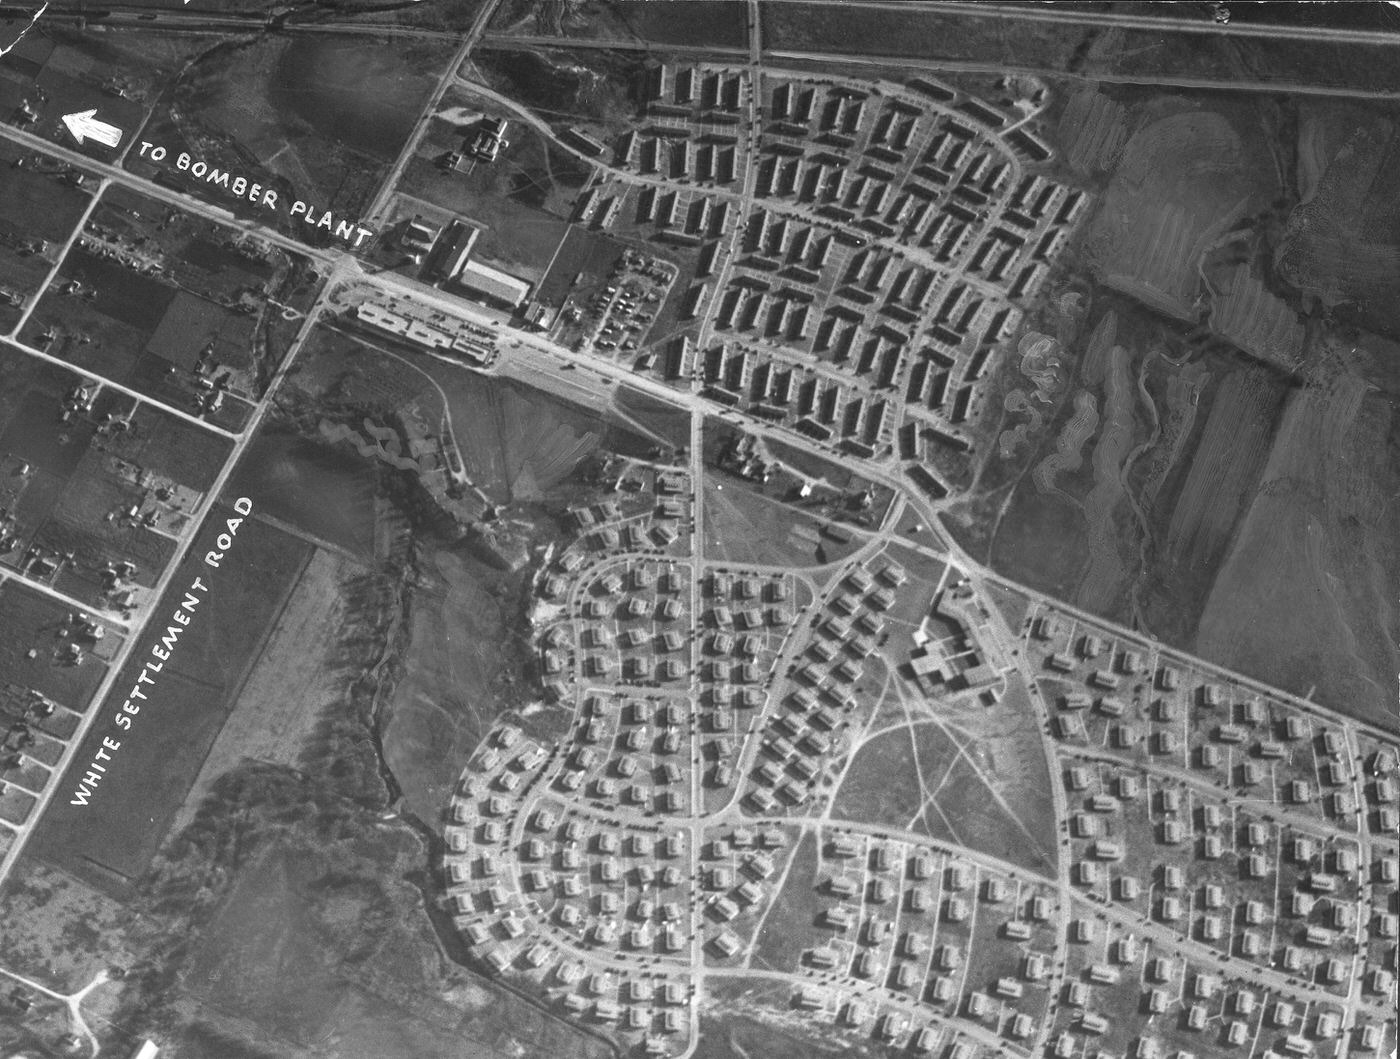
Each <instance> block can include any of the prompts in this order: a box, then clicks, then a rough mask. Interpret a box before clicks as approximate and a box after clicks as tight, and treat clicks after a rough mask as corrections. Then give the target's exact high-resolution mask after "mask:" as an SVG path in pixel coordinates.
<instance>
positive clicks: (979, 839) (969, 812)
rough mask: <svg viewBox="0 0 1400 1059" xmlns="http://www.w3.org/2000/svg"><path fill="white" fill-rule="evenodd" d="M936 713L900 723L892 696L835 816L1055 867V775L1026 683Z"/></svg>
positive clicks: (863, 747) (853, 767)
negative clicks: (982, 701) (987, 700)
mask: <svg viewBox="0 0 1400 1059" xmlns="http://www.w3.org/2000/svg"><path fill="white" fill-rule="evenodd" d="M935 711H936V715H935V716H931V717H930V716H925V715H924V714H923V713H922V711H920V712H919V713H911V714H910V715H909V716H908V718H907V719H906V720H904V721H903V722H902V723H899V722H896V721H895V720H894V718H893V716H892V715H893V714H894V713H895V712H896V709H892V704H891V703H887V704H886V706H885V708H884V712H882V713H881V714H880V715H879V716H878V717H877V718H876V727H875V730H874V734H873V735H872V737H871V738H869V739H867V741H866V742H865V743H863V744H862V745H861V747H860V749H859V750H858V751H857V752H856V756H855V760H854V762H853V763H852V765H851V767H850V770H849V771H848V772H847V773H846V777H845V780H844V781H843V782H842V784H841V789H840V790H839V791H838V792H837V794H836V800H835V803H834V804H833V807H832V817H833V819H849V820H860V821H864V822H868V823H885V824H888V825H889V826H891V827H895V828H898V829H900V830H903V831H922V832H924V833H926V834H928V835H930V836H932V837H934V838H937V839H941V840H944V841H951V842H955V843H957V844H959V845H964V846H968V847H970V848H972V849H980V850H982V851H984V852H986V853H990V854H992V855H993V856H996V857H1001V858H1003V859H1005V860H1009V861H1011V862H1013V863H1016V864H1021V865H1023V866H1025V867H1026V868H1029V869H1031V870H1033V871H1041V872H1049V873H1053V872H1054V870H1055V858H1056V839H1055V824H1054V817H1053V808H1052V805H1051V802H1050V798H1049V795H1048V791H1049V785H1050V782H1051V781H1050V776H1049V774H1048V772H1047V770H1046V764H1045V759H1044V756H1043V754H1042V753H1041V750H1040V731H1039V728H1038V726H1037V724H1036V721H1035V716H1034V714H1033V713H1032V711H1031V706H1030V701H1029V699H1028V698H1027V696H1026V692H1025V690H1024V688H1022V687H1020V686H1019V685H1017V684H1016V683H1015V682H1014V681H1013V682H1012V683H1011V686H1010V687H1009V688H1008V691H1007V694H1006V695H1005V696H1004V697H1003V699H1002V701H1001V702H1000V703H998V704H997V705H996V706H992V707H986V706H981V705H978V706H971V705H966V706H963V707H961V708H960V709H959V712H957V713H946V712H942V711H937V708H936V706H935ZM882 720H883V721H885V722H886V723H885V724H881V721H882Z"/></svg>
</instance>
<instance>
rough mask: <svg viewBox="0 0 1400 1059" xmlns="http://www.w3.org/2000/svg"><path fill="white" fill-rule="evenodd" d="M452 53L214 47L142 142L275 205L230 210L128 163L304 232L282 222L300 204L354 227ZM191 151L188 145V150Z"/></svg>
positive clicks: (168, 173)
mask: <svg viewBox="0 0 1400 1059" xmlns="http://www.w3.org/2000/svg"><path fill="white" fill-rule="evenodd" d="M450 53H451V48H450V46H447V45H444V44H442V43H440V42H436V41H432V42H423V41H419V40H404V39H401V38H400V39H394V38H386V39H383V40H376V41H374V42H373V43H370V42H369V41H366V40H365V39H364V38H356V39H355V40H353V41H350V40H333V39H330V38H322V37H310V36H308V37H299V38H296V39H279V38H263V39H261V40H258V41H256V42H254V43H252V44H246V45H244V46H242V47H238V48H220V49H211V50H210V51H208V52H206V53H205V54H204V55H203V56H201V57H200V59H199V60H198V61H196V62H194V63H191V64H190V65H189V66H188V67H187V68H186V69H185V70H184V71H183V73H182V75H181V77H180V79H179V81H178V82H177V83H175V84H174V85H172V86H171V88H170V89H169V92H168V93H167V94H166V96H165V97H163V99H162V101H161V104H160V105H159V106H158V107H157V108H156V112H155V115H154V117H153V119H152V123H151V126H150V128H149V129H148V130H147V132H146V134H145V137H146V138H147V139H149V140H151V141H152V142H155V143H161V144H164V145H165V146H166V147H167V148H168V149H169V150H170V152H171V157H173V156H174V155H175V153H176V152H177V151H180V150H191V149H192V148H193V149H194V153H195V154H196V156H198V157H202V158H204V159H205V160H206V161H207V162H208V163H209V164H210V165H215V164H217V165H219V166H220V167H221V168H229V169H232V170H233V171H234V172H241V173H244V174H245V175H246V176H247V177H248V178H249V179H250V180H256V181H258V182H260V183H262V184H263V185H264V186H265V187H272V188H275V189H277V190H278V192H279V196H278V198H279V202H285V204H286V205H284V206H283V207H282V208H280V209H278V210H267V209H263V208H262V207H260V206H259V207H253V206H249V205H248V204H247V203H246V202H245V203H244V204H243V205H242V206H238V204H237V202H236V200H234V199H232V198H231V197H229V196H228V195H227V193H225V192H222V191H220V190H218V189H215V188H211V187H210V186H209V185H208V184H205V183H202V182H197V181H189V178H188V177H185V176H182V175H180V174H179V173H178V171H176V170H174V169H173V168H168V167H167V168H157V167H156V166H154V165H153V164H152V163H149V162H147V161H145V160H139V159H137V160H133V162H132V168H133V170H134V171H137V172H139V173H141V174H142V175H154V174H156V173H160V174H162V175H163V177H164V178H165V179H168V180H171V181H173V182H174V183H175V184H177V185H179V184H181V183H182V182H184V181H189V183H188V187H189V190H191V191H192V192H193V193H195V194H198V195H200V196H201V197H204V198H207V199H209V200H211V201H216V202H217V203H218V205H220V206H223V207H225V208H230V209H238V210H239V211H240V212H243V213H246V215H247V216H249V217H255V218H256V219H257V220H259V221H260V222H262V223H264V224H273V225H276V226H278V227H282V228H289V227H290V226H291V225H292V224H293V223H300V224H301V228H302V231H301V232H299V233H298V234H299V235H300V236H301V237H304V238H309V236H308V233H309V232H311V231H312V230H311V229H309V228H307V226H306V225H305V224H304V223H301V222H293V221H292V220H290V216H289V213H288V212H287V208H286V207H287V206H289V205H290V203H291V202H293V201H295V200H297V199H302V200H304V201H306V202H308V203H312V204H313V205H314V206H316V207H317V208H318V210H325V209H331V210H333V211H334V212H335V213H336V215H337V216H340V217H343V218H347V219H350V220H358V219H359V214H360V211H362V210H363V209H364V207H365V206H366V205H367V204H368V203H369V200H370V198H371V197H372V196H373V194H374V191H375V190H376V188H377V187H378V184H379V181H380V180H381V179H382V178H383V176H384V174H385V173H386V172H387V170H388V167H389V165H390V164H391V163H392V161H393V159H394V158H395V156H396V155H397V154H398V151H399V149H400V148H401V147H402V146H403V143H404V141H405V140H406V139H407V137H408V134H409V132H410V130H411V129H412V128H413V123H414V120H415V119H416V118H417V115H418V111H419V108H420V107H421V106H422V105H423V103H424V102H425V101H426V99H427V97H428V95H429V93H430V92H431V91H432V86H433V83H434V81H435V79H436V77H437V75H438V73H440V71H441V68H442V66H443V65H445V63H446V62H447V58H448V56H449V55H450ZM196 145H197V146H196Z"/></svg>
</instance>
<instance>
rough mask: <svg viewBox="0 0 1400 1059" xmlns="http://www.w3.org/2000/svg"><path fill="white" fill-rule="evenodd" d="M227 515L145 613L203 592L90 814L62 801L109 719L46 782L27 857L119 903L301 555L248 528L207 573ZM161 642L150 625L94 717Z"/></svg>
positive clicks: (256, 524)
mask: <svg viewBox="0 0 1400 1059" xmlns="http://www.w3.org/2000/svg"><path fill="white" fill-rule="evenodd" d="M232 513H233V512H232V508H231V507H224V506H216V507H215V508H214V512H213V514H212V515H211V518H210V521H209V523H208V524H207V525H206V526H205V527H204V528H202V529H201V530H200V532H199V534H198V535H197V536H196V538H195V542H194V546H193V547H192V548H191V550H190V552H189V555H188V557H187V558H186V560H185V562H184V563H183V564H182V565H181V567H180V568H178V569H177V570H176V572H175V575H174V578H173V580H172V581H171V588H170V589H169V590H168V591H167V593H166V595H165V596H164V597H163V598H162V600H161V601H160V603H159V604H157V608H156V612H157V613H160V612H162V611H164V612H168V613H173V612H174V611H175V610H176V609H177V608H178V607H179V606H180V602H181V600H182V599H183V598H184V595H185V593H186V591H187V590H188V589H189V587H190V585H191V583H192V581H193V579H194V578H195V577H196V576H199V577H202V578H203V580H204V581H205V582H206V583H207V584H208V585H209V590H208V594H207V596H206V597H205V599H204V600H203V601H202V602H203V604H204V606H205V607H206V608H207V609H206V610H204V611H203V612H198V613H197V614H196V615H195V616H194V617H192V619H191V622H190V625H189V626H188V627H187V632H186V634H185V638H184V639H181V640H180V641H179V642H178V644H177V648H176V650H175V651H174V652H171V659H170V661H169V662H167V663H166V664H165V668H164V671H163V672H162V673H161V675H160V679H159V681H157V682H156V684H155V686H154V687H152V688H151V690H150V692H149V695H148V697H149V702H147V703H144V704H142V705H141V711H142V712H141V713H140V714H139V715H138V717H137V719H136V720H135V722H134V723H133V725H132V728H131V729H130V730H129V731H128V732H126V733H125V734H123V733H118V734H119V735H120V736H121V743H122V747H121V752H120V757H119V758H117V759H116V760H114V761H113V763H112V766H111V768H110V769H109V771H108V772H107V773H106V774H105V775H104V776H103V777H102V781H101V786H100V787H97V788H96V791H95V794H94V796H93V798H92V800H91V802H90V804H88V805H78V806H73V805H70V804H68V803H69V798H68V797H66V795H67V793H68V792H69V791H71V790H73V789H76V787H77V785H78V780H79V779H80V778H81V776H82V774H83V772H84V770H85V769H86V768H87V767H88V764H89V762H91V761H92V760H93V755H94V753H95V750H96V748H97V747H98V746H100V745H101V741H102V739H104V738H107V737H111V736H112V735H113V732H114V731H116V729H115V728H114V727H113V726H112V724H111V723H110V721H108V722H105V723H104V722H99V723H97V724H94V725H93V727H92V728H91V729H90V730H89V732H88V735H87V738H86V739H85V740H84V741H83V744H82V747H81V748H80V750H79V751H78V754H77V755H76V757H75V758H74V763H73V765H72V767H71V768H70V769H69V771H68V774H67V775H65V776H64V777H63V778H62V779H61V780H56V781H55V782H58V783H59V784H60V788H59V790H60V796H59V797H58V798H56V799H55V802H54V806H53V810H52V811H51V812H50V813H49V814H48V815H47V816H46V817H45V818H44V822H43V826H42V827H41V828H40V829H39V831H38V833H37V835H36V839H35V843H34V844H33V845H32V846H31V847H30V848H31V849H32V850H33V851H34V853H35V854H36V855H37V856H38V857H40V859H42V860H44V861H45V862H47V863H49V864H51V865H53V866H55V867H57V868H60V869H61V870H64V871H67V872H70V873H71V874H73V875H75V876H76V877H77V878H79V879H82V880H83V881H84V882H87V883H89V884H90V885H92V886H93V887H95V888H96V889H98V890H100V891H102V892H104V893H109V894H111V895H113V896H117V897H128V896H130V894H131V893H132V889H131V888H132V887H133V886H134V884H135V883H136V882H137V881H138V880H139V879H140V878H141V876H142V875H143V873H144V872H145V871H146V868H147V866H148V865H149V863H150V861H151V858H152V857H153V856H154V855H155V853H156V850H157V848H158V847H159V846H160V844H161V842H162V840H163V839H164V838H165V836H166V833H167V832H168V830H169V828H170V825H171V822H172V821H173V820H174V818H175V815H176V814H177V813H178V812H179V810H180V807H181V805H182V804H183V803H184V802H185V799H186V797H187V796H188V793H189V789H190V785H191V784H192V783H193V782H194V779H195V777H196V776H197V774H198V772H199V769H200V767H201V765H202V763H203V760H204V756H205V754H206V753H207V752H208V750H209V747H210V746H211V745H212V744H213V742H214V740H215V738H216V737H217V736H218V734H219V731H220V729H221V728H222V727H223V724H224V722H225V721H226V720H227V717H228V712H229V710H230V709H231V708H232V705H233V702H234V698H235V696H236V695H237V694H238V691H239V689H240V688H241V687H242V685H243V682H244V680H246V678H247V675H248V670H249V667H250V666H251V665H252V663H253V661H254V660H255V659H256V657H257V654H258V652H259V651H260V650H261V649H262V646H263V644H264V643H265V642H266V638H267V636H268V635H269V633H270V630H271V626H272V623H273V622H274V621H275V619H276V617H277V614H278V613H279V612H280V610H281V608H282V606H283V604H284V603H285V601H286V599H287V597H288V596H289V594H290V593H291V591H292V589H293V586H294V585H295V583H296V580H297V578H298V577H299V576H300V573H301V571H302V569H303V568H304V566H305V564H306V562H307V561H308V559H309V557H310V554H311V548H310V547H309V546H308V545H306V544H303V543H302V542H301V541H298V540H297V539H295V538H293V537H291V536H289V535H287V534H285V533H283V532H281V531H279V530H275V529H272V528H271V527H269V526H267V525H266V524H264V523H262V522H260V521H259V520H257V519H256V518H253V519H249V520H245V522H244V523H243V527H242V529H241V532H240V535H239V536H238V537H237V539H236V541H235V550H234V551H232V552H231V553H230V555H229V556H228V559H227V561H226V562H225V563H224V565H223V566H222V567H221V568H220V569H217V570H213V569H210V568H209V567H208V566H206V565H205V563H204V561H203V560H204V553H205V551H206V550H207V549H208V546H211V545H212V544H213V541H214V537H215V536H216V535H217V534H218V533H220V532H222V531H223V529H224V519H225V518H227V517H229V516H231V515H232ZM164 632H165V629H164V627H155V628H153V629H152V631H151V632H149V633H147V634H146V635H145V636H144V637H143V638H142V640H141V642H140V643H139V644H138V645H137V650H136V652H135V653H134V654H133V655H132V661H130V662H128V664H127V666H126V668H125V670H124V672H123V674H122V676H120V677H119V678H118V680H117V683H116V685H115V687H114V690H113V692H112V693H111V694H110V695H109V696H108V698H107V699H106V701H105V702H104V703H103V704H102V706H101V709H102V710H103V712H104V714H105V715H109V716H115V714H116V713H118V712H120V711H121V705H122V702H123V700H124V699H126V698H127V696H128V693H129V690H130V688H131V687H132V686H134V685H135V683H136V678H137V676H138V674H139V673H140V671H141V667H142V665H143V664H144V663H145V661H146V660H147V659H148V658H149V657H150V653H149V646H150V645H151V644H152V643H158V640H159V637H160V635H161V634H162V633H164Z"/></svg>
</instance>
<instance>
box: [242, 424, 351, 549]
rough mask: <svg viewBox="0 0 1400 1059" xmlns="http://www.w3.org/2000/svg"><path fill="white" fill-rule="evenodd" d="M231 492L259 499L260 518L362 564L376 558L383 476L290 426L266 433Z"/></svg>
mask: <svg viewBox="0 0 1400 1059" xmlns="http://www.w3.org/2000/svg"><path fill="white" fill-rule="evenodd" d="M229 491H230V492H232V493H236V494H238V495H240V496H255V497H257V499H258V512H259V514H263V515H268V516H270V517H272V518H275V519H279V520H280V521H282V522H285V523H288V524H290V525H292V526H295V527H296V528H297V529H299V530H302V531H303V532H305V533H307V534H309V535H310V536H312V537H316V538H318V539H321V540H325V541H329V542H330V543H331V544H334V545H337V546H339V547H341V548H344V549H346V550H347V551H349V552H351V553H353V554H354V555H357V556H359V557H360V558H362V559H366V560H369V559H372V558H373V557H374V552H375V507H376V504H375V497H376V494H377V492H378V485H377V475H376V472H375V469H374V467H373V466H371V465H369V464H368V463H367V462H366V461H365V460H362V459H359V458H358V457H356V456H355V454H353V453H352V452H350V451H348V450H346V449H341V448H333V447H331V446H329V445H325V444H320V443H318V442H316V441H315V440H313V439H311V438H307V437H303V436H301V435H299V434H295V433H293V432H291V431H290V430H289V429H287V428H285V427H278V428H277V429H274V430H266V429H265V430H263V431H261V432H260V433H259V434H258V436H257V438H255V439H254V441H253V444H252V445H250V446H249V447H248V450H247V452H246V453H245V454H244V458H243V460H242V461H241V462H240V463H239V465H238V467H237V468H236V469H235V470H234V473H233V477H232V478H231V479H230V480H229Z"/></svg>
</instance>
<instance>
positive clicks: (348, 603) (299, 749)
mask: <svg viewBox="0 0 1400 1059" xmlns="http://www.w3.org/2000/svg"><path fill="white" fill-rule="evenodd" d="M260 506H261V505H260ZM260 514H261V512H260ZM367 576H369V575H368V574H367V573H366V571H365V570H364V569H363V568H362V567H361V566H360V565H359V564H358V563H356V562H354V561H353V560H351V559H349V558H347V557H346V556H344V555H343V554H341V553H339V552H330V551H326V550H324V549H317V550H316V551H315V552H314V553H313V554H312V555H311V557H310V559H309V560H308V561H307V563H306V566H305V569H304V570H303V571H302V573H301V576H300V577H299V578H297V580H296V585H295V587H294V588H293V589H292V591H291V594H290V595H289V596H288V598H287V601H286V604H285V605H284V606H283V607H282V609H281V612H280V613H278V614H277V615H276V619H275V624H273V626H272V630H271V632H270V633H269V635H268V638H267V641H266V643H265V644H264V645H263V646H262V649H261V650H260V651H259V653H258V655H257V659H256V661H255V662H254V663H253V665H252V668H251V669H250V670H249V672H248V675H247V678H246V679H245V680H244V682H243V684H242V686H241V687H240V688H239V689H238V692H237V698H236V699H235V700H234V701H233V702H232V704H231V706H230V707H229V713H228V720H227V721H226V722H225V723H224V725H223V727H222V728H221V729H220V731H219V734H218V737H217V738H216V739H215V740H214V742H213V744H212V745H211V746H210V748H209V752H208V754H207V755H206V756H205V758H204V760H203V763H202V766H201V768H200V770H199V775H198V776H197V777H196V779H195V781H194V783H193V784H192V785H191V787H190V791H189V794H188V795H187V796H186V798H185V801H184V804H183V805H182V806H181V807H180V811H179V813H178V814H177V816H176V817H175V820H174V822H173V824H172V825H171V833H173V834H178V833H179V832H181V831H182V830H184V828H185V827H186V826H187V825H189V824H190V823H191V822H192V821H193V820H194V818H195V816H196V814H197V812H198V811H199V809H200V807H201V806H202V805H203V804H204V802H205V799H206V798H208V797H209V795H210V792H211V791H212V790H213V788H214V786H215V784H216V783H217V782H218V781H219V779H220V777H222V776H224V775H225V774H227V773H231V772H233V771H234V770H236V769H237V768H238V767H239V766H241V765H243V764H244V763H245V762H248V761H256V762H260V763H262V764H264V765H280V766H286V767H296V766H297V764H298V763H299V762H300V761H301V759H302V755H303V754H304V753H305V750H306V747H307V745H308V743H310V742H311V741H312V740H313V739H315V738H317V734H318V730H319V729H320V728H321V727H322V726H323V725H324V724H325V723H326V721H327V718H328V717H329V716H331V715H333V714H334V713H336V712H338V711H340V710H342V709H343V708H344V707H343V704H344V702H345V700H346V698H348V697H349V694H350V692H349V690H348V685H349V684H350V682H351V675H352V674H353V671H354V662H355V660H356V654H355V651H356V646H357V645H356V643H355V641H354V640H353V639H352V638H350V637H348V636H347V637H344V638H340V637H328V636H326V635H325V630H326V629H328V628H334V629H342V630H347V631H348V630H351V629H360V628H362V627H364V625H365V624H366V614H365V604H366V593H365V591H364V589H363V587H362V582H363V581H364V579H365V578H366V577H367Z"/></svg>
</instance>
